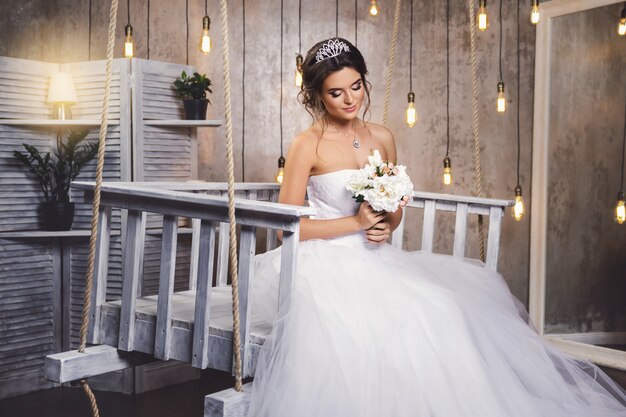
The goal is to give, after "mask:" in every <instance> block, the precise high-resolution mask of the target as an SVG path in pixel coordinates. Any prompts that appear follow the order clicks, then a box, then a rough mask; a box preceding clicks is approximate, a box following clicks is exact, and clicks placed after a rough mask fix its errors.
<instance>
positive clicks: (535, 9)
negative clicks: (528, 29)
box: [530, 0, 539, 25]
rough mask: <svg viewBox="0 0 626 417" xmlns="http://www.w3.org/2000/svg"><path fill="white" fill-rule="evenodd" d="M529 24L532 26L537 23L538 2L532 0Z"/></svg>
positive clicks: (537, 0)
mask: <svg viewBox="0 0 626 417" xmlns="http://www.w3.org/2000/svg"><path fill="white" fill-rule="evenodd" d="M530 23H532V24H533V25H536V24H537V23H539V0H533V5H532V6H531V7H530Z"/></svg>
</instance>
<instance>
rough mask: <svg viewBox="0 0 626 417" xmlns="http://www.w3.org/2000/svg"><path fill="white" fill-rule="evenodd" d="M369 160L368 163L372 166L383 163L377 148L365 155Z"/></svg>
mask: <svg viewBox="0 0 626 417" xmlns="http://www.w3.org/2000/svg"><path fill="white" fill-rule="evenodd" d="M367 160H368V161H369V165H370V166H372V167H373V168H376V167H379V166H381V165H382V163H383V158H382V157H381V156H380V152H378V150H374V153H373V154H372V155H370V156H368V157H367Z"/></svg>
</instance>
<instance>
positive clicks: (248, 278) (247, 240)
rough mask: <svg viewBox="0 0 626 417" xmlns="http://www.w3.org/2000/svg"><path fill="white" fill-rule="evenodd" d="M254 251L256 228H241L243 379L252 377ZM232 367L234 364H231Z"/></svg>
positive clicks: (239, 286) (239, 274)
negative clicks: (251, 328)
mask: <svg viewBox="0 0 626 417" xmlns="http://www.w3.org/2000/svg"><path fill="white" fill-rule="evenodd" d="M255 250H256V227H254V226H245V225H244V226H241V232H240V234H239V259H238V262H239V273H238V289H239V292H238V293H239V323H240V328H239V334H240V337H241V339H240V340H241V362H242V367H243V369H242V373H243V376H244V378H245V377H247V376H252V370H251V369H250V359H251V358H250V323H251V317H252V306H251V305H250V302H251V301H252V279H253V278H252V274H253V267H254V253H255ZM233 366H234V364H233Z"/></svg>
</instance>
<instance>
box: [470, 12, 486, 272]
mask: <svg viewBox="0 0 626 417" xmlns="http://www.w3.org/2000/svg"><path fill="white" fill-rule="evenodd" d="M469 17H470V19H469V20H470V21H469V25H470V48H471V49H470V51H471V54H470V56H471V61H472V126H473V128H474V171H475V172H474V192H475V194H476V195H477V196H478V197H484V196H483V184H482V182H483V176H482V171H481V169H480V119H479V117H478V116H479V113H478V68H477V64H476V23H475V16H474V0H469ZM478 234H479V238H480V259H481V260H482V261H483V262H485V233H484V230H483V216H482V215H479V216H478Z"/></svg>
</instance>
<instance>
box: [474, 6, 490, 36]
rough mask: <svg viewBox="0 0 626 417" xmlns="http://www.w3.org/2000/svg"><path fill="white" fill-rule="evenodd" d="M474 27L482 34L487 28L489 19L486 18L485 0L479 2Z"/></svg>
mask: <svg viewBox="0 0 626 417" xmlns="http://www.w3.org/2000/svg"><path fill="white" fill-rule="evenodd" d="M476 26H478V29H480V30H482V31H483V32H484V31H486V30H487V28H488V27H489V18H488V17H487V0H479V2H478V15H477V16H476Z"/></svg>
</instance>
